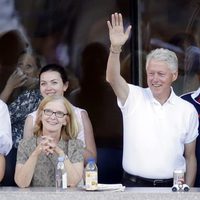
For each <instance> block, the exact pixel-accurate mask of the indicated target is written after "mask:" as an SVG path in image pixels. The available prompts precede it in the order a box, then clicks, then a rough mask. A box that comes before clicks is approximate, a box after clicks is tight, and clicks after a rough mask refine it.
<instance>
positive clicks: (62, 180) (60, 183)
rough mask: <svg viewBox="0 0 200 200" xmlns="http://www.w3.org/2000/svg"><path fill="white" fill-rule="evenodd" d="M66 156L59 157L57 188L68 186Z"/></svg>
mask: <svg viewBox="0 0 200 200" xmlns="http://www.w3.org/2000/svg"><path fill="white" fill-rule="evenodd" d="M64 161H65V157H64V156H60V157H58V163H57V166H56V188H57V189H66V188H67V172H66V170H65V164H64Z"/></svg>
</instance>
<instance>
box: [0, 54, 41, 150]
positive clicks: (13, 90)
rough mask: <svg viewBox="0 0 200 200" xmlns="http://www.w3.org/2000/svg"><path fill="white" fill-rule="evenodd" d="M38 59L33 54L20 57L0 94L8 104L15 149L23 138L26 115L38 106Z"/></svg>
mask: <svg viewBox="0 0 200 200" xmlns="http://www.w3.org/2000/svg"><path fill="white" fill-rule="evenodd" d="M40 68H41V63H40V59H39V57H38V55H37V54H35V53H34V52H24V53H22V54H21V55H20V57H19V59H18V62H17V67H16V70H15V71H14V72H13V73H12V74H11V75H10V77H9V79H8V80H7V83H6V86H5V87H4V89H3V91H2V92H1V94H0V98H1V100H3V101H4V102H6V103H7V104H8V109H9V112H10V116H11V125H12V137H13V145H14V147H15V148H17V146H18V143H19V141H20V140H21V139H22V136H23V128H24V122H25V119H26V117H27V115H28V114H29V113H30V112H32V111H34V110H35V109H36V108H37V107H38V104H39V100H40V98H41V97H40V91H39V88H38V85H39V81H38V73H39V69H40Z"/></svg>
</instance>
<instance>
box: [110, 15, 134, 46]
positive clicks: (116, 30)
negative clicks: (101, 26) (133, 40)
mask: <svg viewBox="0 0 200 200" xmlns="http://www.w3.org/2000/svg"><path fill="white" fill-rule="evenodd" d="M107 24H108V29H109V36H110V41H111V50H112V48H117V47H118V48H121V46H122V45H124V43H125V42H126V41H127V39H128V37H129V34H130V30H131V26H130V25H129V26H128V28H127V29H126V31H124V26H123V19H122V15H121V14H120V13H114V14H112V15H111V22H110V21H107Z"/></svg>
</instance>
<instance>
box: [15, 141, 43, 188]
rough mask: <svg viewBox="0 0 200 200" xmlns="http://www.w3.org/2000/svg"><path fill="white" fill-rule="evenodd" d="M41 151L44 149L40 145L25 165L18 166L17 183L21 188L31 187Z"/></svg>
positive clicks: (16, 171) (16, 169) (16, 172)
mask: <svg viewBox="0 0 200 200" xmlns="http://www.w3.org/2000/svg"><path fill="white" fill-rule="evenodd" d="M41 151H42V147H41V146H40V145H38V146H37V147H36V149H35V150H34V151H33V153H32V154H31V155H30V157H29V158H28V160H27V161H26V162H25V163H24V164H17V165H16V168H15V182H16V184H17V185H18V186H19V187H22V188H24V187H29V185H30V183H31V180H32V178H33V174H34V171H35V166H36V164H37V160H38V157H39V155H40V153H41Z"/></svg>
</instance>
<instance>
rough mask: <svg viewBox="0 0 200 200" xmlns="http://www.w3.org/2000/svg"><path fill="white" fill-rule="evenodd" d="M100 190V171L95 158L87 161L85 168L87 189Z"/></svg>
mask: <svg viewBox="0 0 200 200" xmlns="http://www.w3.org/2000/svg"><path fill="white" fill-rule="evenodd" d="M97 188H98V169H97V165H96V163H95V159H94V158H89V159H88V160H87V165H86V167H85V189H86V190H97Z"/></svg>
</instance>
